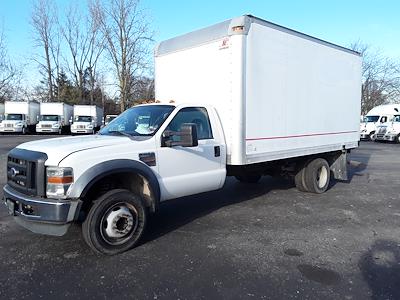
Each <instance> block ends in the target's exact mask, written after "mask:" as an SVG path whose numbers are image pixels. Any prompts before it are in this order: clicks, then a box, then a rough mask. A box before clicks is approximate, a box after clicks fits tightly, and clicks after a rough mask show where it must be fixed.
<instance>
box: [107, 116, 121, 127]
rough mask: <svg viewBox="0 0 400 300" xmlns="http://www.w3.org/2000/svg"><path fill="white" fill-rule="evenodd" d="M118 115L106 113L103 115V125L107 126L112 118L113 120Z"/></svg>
mask: <svg viewBox="0 0 400 300" xmlns="http://www.w3.org/2000/svg"><path fill="white" fill-rule="evenodd" d="M116 117H118V115H106V116H105V117H104V126H107V125H108V124H109V123H110V122H111V121H112V120H114V119H115V118H116Z"/></svg>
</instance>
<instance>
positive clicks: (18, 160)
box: [7, 148, 47, 196]
mask: <svg viewBox="0 0 400 300" xmlns="http://www.w3.org/2000/svg"><path fill="white" fill-rule="evenodd" d="M46 160H47V155H46V154H44V153H41V152H35V151H28V150H24V149H17V148H15V149H13V150H11V151H10V153H9V154H8V159H7V180H8V184H9V185H10V186H11V187H13V188H14V189H16V190H17V191H19V192H21V193H24V194H26V195H30V196H44V194H45V186H44V185H45V170H44V168H45V166H44V162H45V161H46Z"/></svg>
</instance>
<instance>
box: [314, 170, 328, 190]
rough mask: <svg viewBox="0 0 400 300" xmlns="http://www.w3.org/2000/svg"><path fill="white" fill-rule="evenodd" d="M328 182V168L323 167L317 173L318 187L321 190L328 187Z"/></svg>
mask: <svg viewBox="0 0 400 300" xmlns="http://www.w3.org/2000/svg"><path fill="white" fill-rule="evenodd" d="M327 180H328V170H327V169H326V167H324V166H323V167H321V168H319V169H318V171H317V184H318V187H319V188H320V189H321V188H323V187H324V186H325V185H326V182H327Z"/></svg>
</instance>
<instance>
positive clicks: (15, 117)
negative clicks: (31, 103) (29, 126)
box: [6, 114, 22, 121]
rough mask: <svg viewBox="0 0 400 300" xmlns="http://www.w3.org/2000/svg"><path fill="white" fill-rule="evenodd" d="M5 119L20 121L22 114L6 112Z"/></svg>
mask: <svg viewBox="0 0 400 300" xmlns="http://www.w3.org/2000/svg"><path fill="white" fill-rule="evenodd" d="M6 120H10V121H22V114H7V115H6Z"/></svg>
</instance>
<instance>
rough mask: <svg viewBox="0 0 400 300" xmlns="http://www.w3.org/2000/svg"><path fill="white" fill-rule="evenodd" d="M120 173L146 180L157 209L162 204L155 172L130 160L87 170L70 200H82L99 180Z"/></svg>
mask: <svg viewBox="0 0 400 300" xmlns="http://www.w3.org/2000/svg"><path fill="white" fill-rule="evenodd" d="M120 172H132V173H136V174H139V175H141V176H143V177H144V178H146V180H147V181H148V182H149V185H150V189H151V192H152V195H154V198H155V199H154V205H155V208H157V207H158V204H159V203H160V185H159V183H158V180H157V177H156V175H155V174H154V172H153V171H152V170H151V169H150V168H149V167H148V166H147V165H145V164H144V163H141V162H139V161H135V160H129V159H115V160H109V161H105V162H101V163H99V164H97V165H95V166H93V167H91V168H89V169H87V170H86V171H85V172H84V173H83V174H82V175H81V176H79V178H78V180H77V181H76V182H75V183H74V184H73V185H72V186H71V190H69V191H68V198H72V199H81V198H83V197H85V195H86V193H87V192H88V191H89V189H90V188H91V187H92V186H93V184H95V183H96V182H97V181H98V180H100V179H102V178H104V177H106V176H109V175H112V174H115V173H120Z"/></svg>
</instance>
